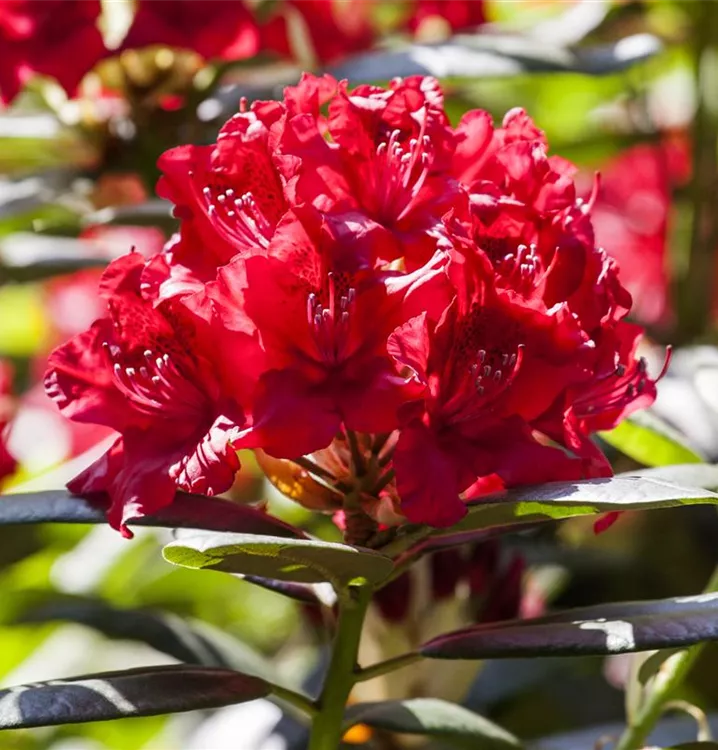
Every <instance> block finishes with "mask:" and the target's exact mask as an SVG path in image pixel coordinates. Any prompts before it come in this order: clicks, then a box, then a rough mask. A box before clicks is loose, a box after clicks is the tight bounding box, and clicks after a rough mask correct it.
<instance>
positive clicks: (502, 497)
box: [435, 474, 718, 536]
mask: <svg viewBox="0 0 718 750" xmlns="http://www.w3.org/2000/svg"><path fill="white" fill-rule="evenodd" d="M716 503H718V494H715V493H714V492H710V491H709V490H705V489H701V488H697V487H682V486H680V485H677V484H673V483H671V482H667V481H665V480H663V479H661V478H659V477H657V476H656V477H654V476H646V475H640V476H637V475H634V474H631V475H620V476H615V477H608V478H606V479H585V480H580V481H574V482H549V483H548V484H541V485H535V486H531V487H517V488H515V489H512V490H507V491H506V492H503V493H501V494H497V495H491V496H487V497H484V498H481V499H477V500H476V501H474V502H472V503H470V505H469V510H468V513H467V515H466V516H465V518H464V519H463V520H462V521H460V522H459V523H458V524H457V525H456V526H452V527H451V528H449V529H447V530H446V531H445V532H444V531H441V530H440V531H438V532H436V534H435V535H437V536H440V535H442V534H444V533H446V534H451V535H454V534H458V533H461V532H465V531H474V530H484V529H489V528H493V527H497V526H512V525H515V524H527V523H540V522H543V521H556V520H560V519H564V518H572V517H574V516H586V515H598V514H601V513H608V512H611V511H625V510H655V509H657V508H670V507H673V506H676V505H697V504H716Z"/></svg>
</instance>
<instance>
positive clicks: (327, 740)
mask: <svg viewBox="0 0 718 750" xmlns="http://www.w3.org/2000/svg"><path fill="white" fill-rule="evenodd" d="M371 594H372V591H371V587H370V586H368V585H353V586H350V587H349V589H348V590H347V591H346V592H345V596H342V597H340V602H339V620H338V623H337V633H336V636H335V638H334V647H333V649H332V658H331V662H330V664H329V671H328V672H327V676H326V679H325V681H324V687H323V689H322V694H321V697H320V698H319V712H318V713H317V715H316V716H315V718H314V722H313V723H312V733H311V736H310V739H309V746H308V749H307V750H337V748H338V747H339V745H340V744H341V739H342V722H343V721H344V709H345V708H346V704H347V700H348V699H349V693H350V692H351V690H352V688H353V687H354V683H355V682H356V674H355V673H356V669H357V653H358V651H359V640H360V638H361V631H362V625H363V624H364V616H365V614H366V610H367V607H368V606H369V601H370V599H371Z"/></svg>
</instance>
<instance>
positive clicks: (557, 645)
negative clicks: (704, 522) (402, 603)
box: [420, 594, 718, 659]
mask: <svg viewBox="0 0 718 750" xmlns="http://www.w3.org/2000/svg"><path fill="white" fill-rule="evenodd" d="M712 640H718V594H701V595H698V596H684V597H676V598H672V599H659V600H655V601H643V602H622V603H615V604H601V605H596V606H593V607H582V608H580V609H573V610H568V611H566V612H560V613H557V614H554V615H549V616H547V617H541V618H536V619H532V620H513V621H507V622H497V623H491V624H488V625H479V626H476V627H473V628H467V629H465V630H460V631H456V632H454V633H449V634H447V635H443V636H439V637H438V638H434V639H433V640H431V641H429V642H428V643H426V644H425V645H424V646H422V647H421V649H420V652H421V653H422V654H423V655H424V656H428V657H431V658H436V659H491V658H509V657H527V656H574V655H584V656H585V655H606V654H623V653H631V652H634V651H652V650H654V649H664V648H677V647H680V646H690V645H692V644H694V643H700V642H702V641H712Z"/></svg>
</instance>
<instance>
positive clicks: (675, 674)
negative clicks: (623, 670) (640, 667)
mask: <svg viewBox="0 0 718 750" xmlns="http://www.w3.org/2000/svg"><path fill="white" fill-rule="evenodd" d="M703 591H704V593H711V592H715V591H718V567H716V569H715V570H714V571H713V575H711V577H710V580H709V581H708V583H707V584H706V587H705V588H704V589H703ZM705 645H706V644H705V643H697V644H696V645H695V646H691V647H690V648H687V649H685V650H683V651H680V652H679V653H677V654H676V655H675V656H672V657H670V658H669V659H667V660H666V662H665V663H664V664H663V666H662V667H661V668H660V669H659V670H658V673H657V674H656V676H655V678H654V682H653V685H652V687H651V691H650V693H649V695H648V696H646V699H645V701H644V703H643V705H642V706H641V708H640V709H639V710H638V711H637V712H636V716H635V717H634V718H633V720H632V721H631V722H630V723H629V725H628V726H627V727H626V729H625V730H624V732H623V734H622V735H621V737H620V738H619V740H618V742H617V743H616V747H615V748H614V750H640V748H642V747H643V746H644V745H645V741H646V737H648V735H649V734H650V733H651V731H652V730H653V727H654V726H655V723H656V722H657V721H658V719H659V718H660V716H661V714H662V713H663V711H664V709H665V706H666V703H668V702H669V701H670V700H671V699H672V697H673V694H674V692H675V691H676V690H677V689H678V688H679V687H680V685H681V683H682V682H683V680H684V679H685V677H686V675H687V674H688V672H689V671H690V669H691V667H692V666H693V664H694V663H695V661H696V659H697V658H698V657H699V656H700V654H701V652H702V651H703V648H704V647H705Z"/></svg>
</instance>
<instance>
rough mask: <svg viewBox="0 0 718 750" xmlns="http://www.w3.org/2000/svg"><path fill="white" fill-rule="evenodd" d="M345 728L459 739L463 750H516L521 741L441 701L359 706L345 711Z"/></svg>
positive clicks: (434, 699)
mask: <svg viewBox="0 0 718 750" xmlns="http://www.w3.org/2000/svg"><path fill="white" fill-rule="evenodd" d="M346 719H347V722H346V725H345V728H346V729H349V728H350V727H352V726H354V725H355V724H366V725H368V726H370V727H374V728H376V729H384V730H387V731H389V732H398V733H400V734H420V735H425V736H432V737H442V738H446V739H450V740H452V739H453V740H458V741H459V742H460V746H462V747H472V748H475V747H480V748H482V750H516V749H517V748H521V747H522V744H521V742H520V741H519V740H518V739H517V738H516V737H514V736H513V735H512V734H510V733H509V732H507V731H506V730H505V729H502V728H501V727H500V726H497V725H496V724H494V723H493V722H491V721H489V720H488V719H485V718H484V717H483V716H479V714H476V713H474V712H473V711H469V709H468V708H464V707H463V706H458V705H457V704H455V703H449V702H448V701H444V700H439V699H438V698H413V699H408V700H393V701H378V702H376V703H358V704H356V705H354V706H350V707H349V708H348V709H347V712H346Z"/></svg>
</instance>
